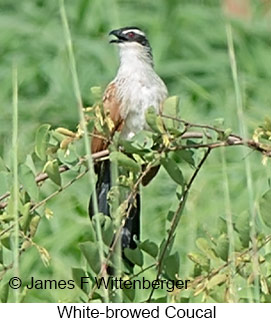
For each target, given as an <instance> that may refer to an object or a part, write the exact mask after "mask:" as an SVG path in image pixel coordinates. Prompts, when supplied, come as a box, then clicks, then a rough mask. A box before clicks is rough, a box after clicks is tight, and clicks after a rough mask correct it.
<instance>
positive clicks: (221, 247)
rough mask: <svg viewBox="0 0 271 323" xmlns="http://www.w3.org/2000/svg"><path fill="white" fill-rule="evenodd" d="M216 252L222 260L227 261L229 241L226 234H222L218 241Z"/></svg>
mask: <svg viewBox="0 0 271 323" xmlns="http://www.w3.org/2000/svg"><path fill="white" fill-rule="evenodd" d="M215 252H216V254H217V255H218V257H220V258H221V259H222V260H224V261H227V260H228V255H229V239H228V237H227V235H226V234H222V235H221V236H220V237H219V238H218V240H217V246H216V248H215Z"/></svg>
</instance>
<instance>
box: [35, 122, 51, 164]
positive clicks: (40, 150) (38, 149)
mask: <svg viewBox="0 0 271 323" xmlns="http://www.w3.org/2000/svg"><path fill="white" fill-rule="evenodd" d="M50 128H51V126H50V125H49V124H44V125H41V126H40V127H39V128H38V130H37V132H36V141H35V153H36V155H37V156H38V157H39V158H40V159H41V160H43V161H45V160H46V150H47V147H48V143H49V139H50V136H49V129H50Z"/></svg>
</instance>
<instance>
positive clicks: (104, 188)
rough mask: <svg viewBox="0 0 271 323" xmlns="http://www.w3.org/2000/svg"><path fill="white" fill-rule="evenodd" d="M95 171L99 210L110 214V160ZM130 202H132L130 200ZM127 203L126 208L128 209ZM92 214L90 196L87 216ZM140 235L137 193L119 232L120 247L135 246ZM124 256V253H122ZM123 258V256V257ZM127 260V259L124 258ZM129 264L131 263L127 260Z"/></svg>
mask: <svg viewBox="0 0 271 323" xmlns="http://www.w3.org/2000/svg"><path fill="white" fill-rule="evenodd" d="M96 172H97V174H98V180H97V184H96V194H97V202H98V210H99V212H101V213H103V214H105V215H107V216H110V217H111V215H110V207H109V205H108V203H107V194H108V192H109V191H110V188H111V167H110V161H109V160H106V161H103V162H101V163H100V164H99V165H97V169H96ZM131 203H132V202H131ZM129 206H130V205H128V209H129ZM93 215H94V211H93V206H92V198H90V202H89V216H90V218H92V216H93ZM139 236H140V195H139V193H137V195H136V198H135V201H134V203H133V205H132V207H131V211H130V212H129V215H128V217H127V218H126V222H125V225H124V227H123V229H122V232H121V248H122V251H123V250H124V248H131V249H135V248H136V243H135V239H136V240H139ZM123 256H124V255H123ZM124 258H125V257H124ZM126 261H127V259H126ZM128 263H129V265H131V263H130V262H129V261H128Z"/></svg>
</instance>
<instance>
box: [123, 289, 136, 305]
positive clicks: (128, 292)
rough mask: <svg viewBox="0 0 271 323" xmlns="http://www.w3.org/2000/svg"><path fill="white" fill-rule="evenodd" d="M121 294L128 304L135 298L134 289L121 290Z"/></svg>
mask: <svg viewBox="0 0 271 323" xmlns="http://www.w3.org/2000/svg"><path fill="white" fill-rule="evenodd" d="M122 291H123V294H124V296H125V297H127V301H128V302H129V303H132V302H133V301H134V299H135V296H136V293H135V292H136V289H133V288H123V290H122Z"/></svg>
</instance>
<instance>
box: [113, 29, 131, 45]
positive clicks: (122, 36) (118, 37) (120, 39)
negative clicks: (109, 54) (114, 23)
mask: <svg viewBox="0 0 271 323" xmlns="http://www.w3.org/2000/svg"><path fill="white" fill-rule="evenodd" d="M111 35H113V36H115V37H116V38H114V39H111V40H110V41H109V43H111V44H112V43H117V44H118V43H122V42H124V41H125V40H127V37H126V36H125V34H123V33H122V30H121V29H115V30H111V31H110V33H109V36H111Z"/></svg>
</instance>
